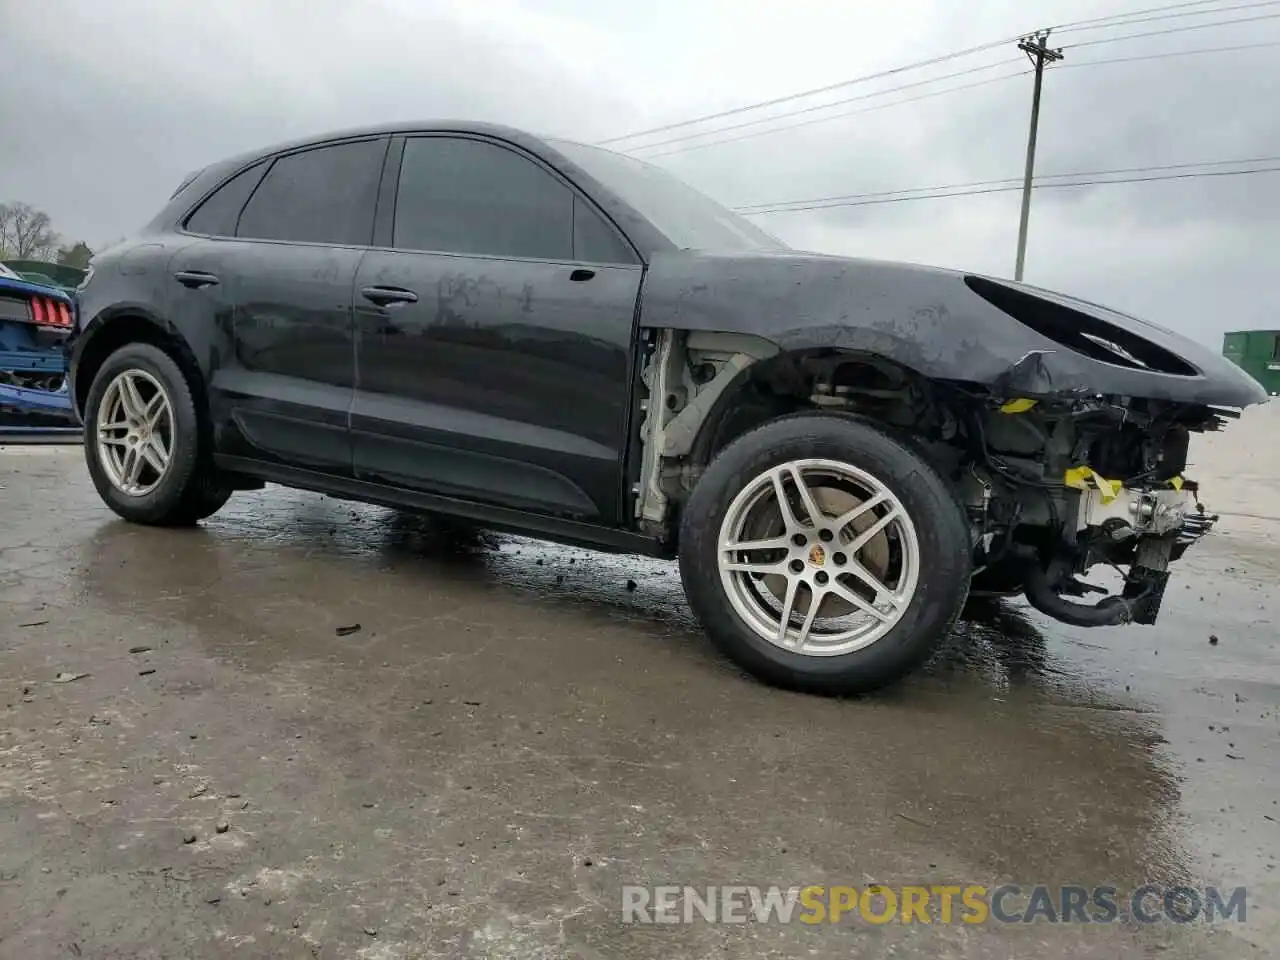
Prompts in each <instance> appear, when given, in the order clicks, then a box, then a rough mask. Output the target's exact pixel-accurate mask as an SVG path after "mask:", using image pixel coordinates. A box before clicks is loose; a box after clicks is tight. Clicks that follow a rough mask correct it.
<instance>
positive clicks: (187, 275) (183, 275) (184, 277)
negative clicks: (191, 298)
mask: <svg viewBox="0 0 1280 960" xmlns="http://www.w3.org/2000/svg"><path fill="white" fill-rule="evenodd" d="M173 279H175V280H177V281H178V282H179V283H180V284H182V285H183V286H184V287H189V288H190V289H192V290H199V289H200V288H201V287H216V286H217V285H218V278H217V277H215V276H214V275H213V274H212V273H205V272H204V271H203V270H179V271H178V272H177V273H175V274H174V275H173Z"/></svg>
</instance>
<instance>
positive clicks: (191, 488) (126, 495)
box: [84, 343, 231, 526]
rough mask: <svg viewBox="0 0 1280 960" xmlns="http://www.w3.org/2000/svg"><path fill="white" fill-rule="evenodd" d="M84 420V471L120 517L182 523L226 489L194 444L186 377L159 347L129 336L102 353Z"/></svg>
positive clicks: (213, 508) (216, 503)
mask: <svg viewBox="0 0 1280 960" xmlns="http://www.w3.org/2000/svg"><path fill="white" fill-rule="evenodd" d="M84 422H85V435H84V448H85V460H86V463H87V465H88V467H89V475H90V476H91V477H92V478H93V484H94V486H95V487H96V488H97V490H98V494H99V496H101V497H102V499H103V501H104V502H105V503H106V504H107V506H109V507H110V508H111V509H112V510H113V511H115V512H116V513H117V514H119V515H120V516H121V517H124V519H126V520H132V521H133V522H135V523H146V524H155V525H161V526H181V525H188V524H192V523H195V522H196V521H198V520H203V519H204V518H205V517H208V516H211V515H212V514H213V513H215V512H217V510H218V509H219V508H221V507H222V505H223V504H224V503H226V502H227V499H228V498H229V497H230V496H231V489H230V487H229V486H227V485H226V484H225V483H223V482H222V481H221V480H220V479H219V478H218V476H217V474H216V473H215V471H214V470H213V467H212V464H211V463H210V458H209V452H208V451H206V450H202V449H201V448H200V429H199V420H198V418H197V415H196V409H195V403H194V401H193V399H192V396H191V388H190V386H189V385H188V383H187V380H186V377H185V376H184V375H183V373H182V370H181V369H180V368H179V367H178V365H177V364H176V363H174V361H173V359H172V358H171V357H170V356H169V355H168V354H166V353H165V352H164V351H163V350H161V349H159V348H158V347H155V346H152V345H151V344H149V343H133V344H129V345H127V346H124V347H121V348H120V349H119V350H117V351H116V352H115V353H113V354H112V355H111V356H109V357H108V358H107V359H106V361H105V362H104V363H103V364H102V366H101V367H100V368H99V369H98V373H97V376H95V377H94V381H93V385H92V386H91V387H90V389H89V396H88V398H87V401H86V403H85V410H84Z"/></svg>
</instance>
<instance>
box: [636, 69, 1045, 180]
mask: <svg viewBox="0 0 1280 960" xmlns="http://www.w3.org/2000/svg"><path fill="white" fill-rule="evenodd" d="M1030 72H1031V71H1030V70H1017V71H1014V72H1013V73H1004V74H1001V75H1000V76H997V77H988V78H987V79H986V80H978V81H977V82H975V83H963V84H961V85H960V86H958V87H948V88H947V89H946V90H933V91H931V92H929V93H922V94H919V95H918V96H914V97H907V98H906V99H904V100H894V101H893V102H891V103H878V104H876V105H875V106H871V107H863V108H862V109H860V110H847V111H845V112H844V113H836V114H832V115H831V116H829V117H815V118H812V119H809V120H801V121H800V122H799V123H789V124H787V125H786V126H782V127H770V128H769V129H768V130H756V131H754V132H752V133H744V134H741V135H739V136H736V137H727V138H725V139H724V140H710V141H707V142H705V143H691V144H686V145H685V146H682V147H676V148H675V149H673V150H664V151H662V152H661V153H651V154H648V155H646V156H645V157H644V159H645V160H655V159H657V158H658V157H668V156H671V155H672V154H673V153H685V152H687V151H689V150H701V149H703V148H704V147H716V146H719V145H720V144H723V143H735V142H737V141H739V140H750V139H752V138H754V137H763V136H765V135H766V134H770V133H781V132H782V131H784V130H795V129H796V128H798V127H807V126H811V125H812V124H815V123H826V122H827V121H828V120H836V119H842V118H844V117H853V116H857V115H859V114H863V113H871V112H873V111H875V110H884V109H886V108H888V107H899V106H902V105H903V104H906V103H915V102H916V101H918V100H929V99H932V98H933V97H941V96H944V95H946V94H948V93H958V92H959V91H961V90H971V89H973V88H974V87H985V86H987V85H988V84H992V83H1000V82H1002V81H1004V80H1012V79H1013V78H1015V77H1025V76H1026V75H1028V74H1029V73H1030ZM634 149H636V150H641V149H643V147H635V148H634Z"/></svg>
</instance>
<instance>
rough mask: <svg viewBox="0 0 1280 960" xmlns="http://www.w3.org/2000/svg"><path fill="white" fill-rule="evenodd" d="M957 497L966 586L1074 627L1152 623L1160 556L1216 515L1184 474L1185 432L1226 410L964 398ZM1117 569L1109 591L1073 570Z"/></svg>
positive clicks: (1176, 549)
mask: <svg viewBox="0 0 1280 960" xmlns="http://www.w3.org/2000/svg"><path fill="white" fill-rule="evenodd" d="M967 406H968V407H969V421H970V422H969V425H968V429H967V430H965V429H963V428H962V430H961V435H962V436H963V438H964V441H965V446H966V448H967V452H968V453H969V456H968V457H967V468H968V469H967V476H966V477H965V478H964V480H963V482H962V483H961V488H960V490H961V498H962V500H963V502H964V504H965V507H966V509H967V511H968V513H969V516H970V519H971V521H972V523H973V528H974V532H975V564H976V567H975V569H976V570H977V575H976V576H975V580H974V589H975V592H984V591H985V592H990V593H997V594H999V593H1004V594H1012V593H1024V594H1025V595H1026V598H1027V600H1028V601H1029V602H1030V603H1031V605H1032V606H1034V607H1035V608H1036V609H1038V610H1040V611H1041V612H1043V613H1045V614H1046V615H1048V616H1051V617H1053V618H1055V619H1057V620H1061V621H1063V622H1066V623H1069V624H1073V625H1075V626H1082V627H1094V626H1110V625H1115V624H1121V623H1143V624H1150V623H1154V622H1155V620H1156V617H1157V615H1158V614H1159V611H1160V605H1161V601H1162V600H1163V597H1164V591H1165V585H1166V583H1167V581H1168V578H1169V564H1170V563H1171V562H1173V561H1176V560H1178V559H1179V558H1180V557H1181V556H1182V555H1183V553H1185V551H1186V550H1187V548H1188V547H1190V546H1191V545H1192V544H1193V543H1195V542H1196V541H1197V540H1199V539H1200V537H1202V536H1204V535H1205V534H1206V533H1208V532H1209V531H1210V530H1211V529H1212V527H1213V524H1214V522H1215V521H1216V520H1217V519H1218V518H1217V516H1216V515H1214V514H1210V513H1208V512H1207V511H1206V509H1205V507H1204V505H1203V504H1202V503H1201V501H1200V496H1199V486H1198V485H1197V484H1196V483H1195V481H1193V480H1190V479H1188V478H1186V477H1184V476H1183V471H1184V470H1185V468H1186V462H1187V452H1188V448H1189V443H1190V438H1191V436H1192V434H1194V433H1197V432H1201V431H1206V430H1216V429H1218V428H1219V427H1220V426H1221V425H1222V424H1223V423H1224V422H1225V420H1226V418H1229V417H1231V416H1234V415H1236V414H1234V413H1233V412H1232V411H1227V410H1222V409H1214V408H1209V407H1202V406H1194V405H1179V404H1172V403H1167V402H1159V401H1151V400H1141V399H1132V398H1113V399H1106V398H1100V397H1088V398H1085V397H1074V398H1056V399H1055V398H1045V399H1037V400H1031V399H1028V398H1012V399H1005V398H991V397H988V398H983V399H981V400H979V399H978V398H973V397H970V398H968V404H967ZM1099 567H1101V568H1110V569H1113V570H1115V571H1117V572H1118V573H1119V574H1120V575H1121V583H1120V586H1119V587H1118V588H1116V589H1114V590H1112V591H1109V590H1107V589H1106V588H1104V587H1100V586H1096V585H1094V584H1092V583H1089V582H1088V581H1086V580H1084V579H1082V578H1083V577H1084V576H1085V575H1086V574H1088V573H1089V572H1090V571H1091V570H1093V569H1094V568H1099Z"/></svg>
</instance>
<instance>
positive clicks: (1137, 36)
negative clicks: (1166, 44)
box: [1068, 13, 1280, 50]
mask: <svg viewBox="0 0 1280 960" xmlns="http://www.w3.org/2000/svg"><path fill="white" fill-rule="evenodd" d="M1276 19H1280V13H1260V14H1258V15H1257V16H1256V17H1236V18H1235V19H1233V20H1218V21H1215V22H1214V23H1193V24H1188V25H1187V26H1183V27H1169V28H1167V29H1165V30H1145V31H1143V32H1142V33H1126V34H1125V35H1124V36H1121V37H1102V38H1100V39H1098V40H1085V41H1083V42H1081V43H1073V44H1071V45H1070V47H1069V48H1068V49H1071V50H1079V49H1080V48H1081V47H1095V46H1098V45H1099V44H1103V43H1119V42H1120V41H1121V40H1141V39H1143V38H1144V37H1163V36H1166V35H1168V34H1171V33H1186V32H1187V31H1189V30H1207V29H1209V28H1210V27H1228V26H1231V25H1232V24H1237V23H1256V22H1257V21H1259V20H1276Z"/></svg>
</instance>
